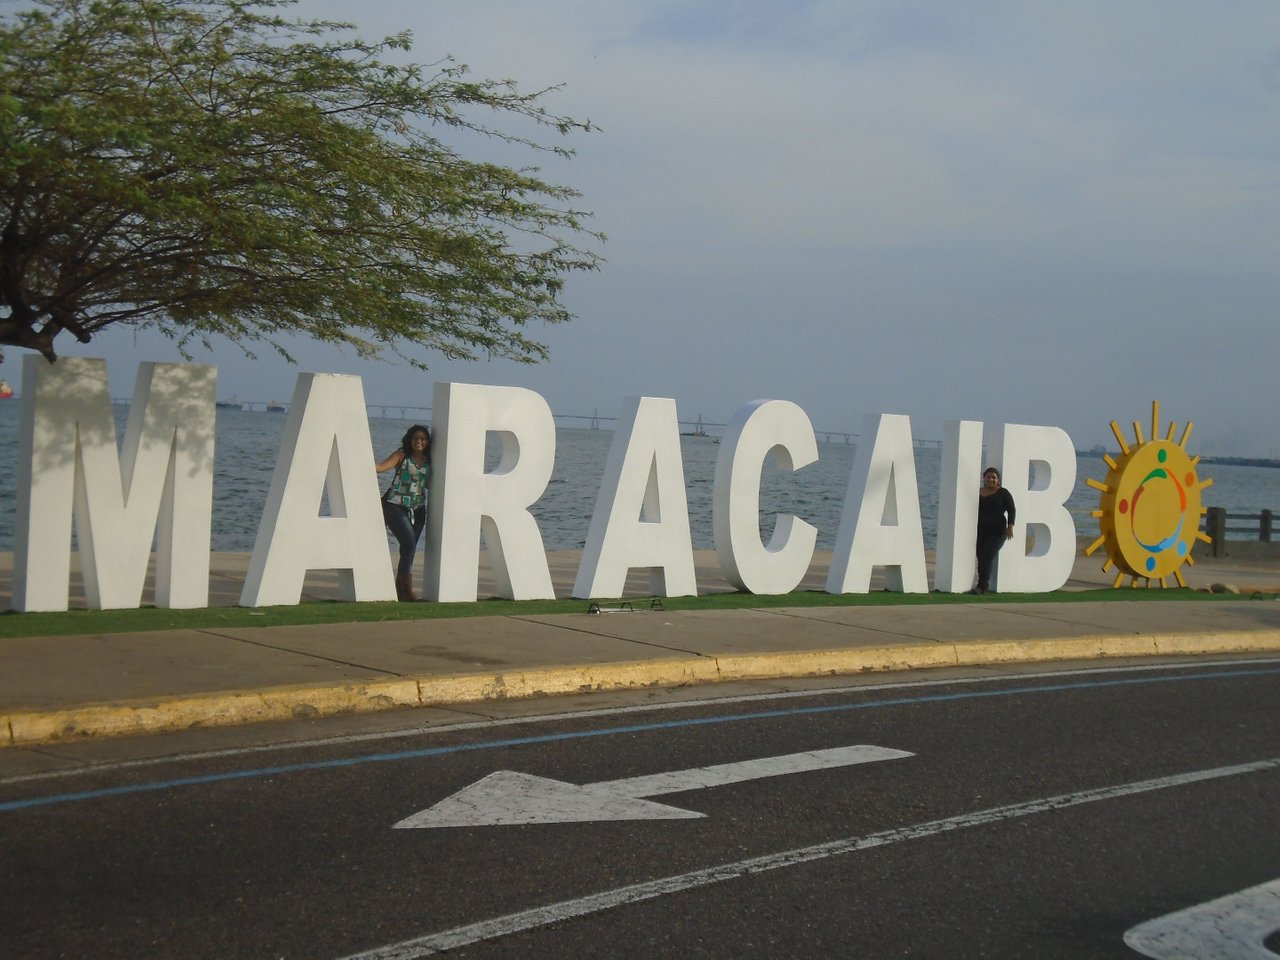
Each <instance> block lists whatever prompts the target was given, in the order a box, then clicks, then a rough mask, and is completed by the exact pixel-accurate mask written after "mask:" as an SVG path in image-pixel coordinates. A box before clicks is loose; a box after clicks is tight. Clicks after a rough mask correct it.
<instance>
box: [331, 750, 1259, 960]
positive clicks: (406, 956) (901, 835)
mask: <svg viewBox="0 0 1280 960" xmlns="http://www.w3.org/2000/svg"><path fill="white" fill-rule="evenodd" d="M1275 769H1280V757H1273V758H1271V759H1269V760H1259V761H1256V762H1254V763H1242V764H1236V765H1234V766H1229V767H1216V768H1214V769H1212V770H1197V771H1193V772H1191V773H1182V774H1177V775H1175V776H1171V777H1157V778H1156V779H1154V780H1140V781H1137V782H1135V783H1124V784H1118V785H1116V786H1110V787H1100V788H1098V789H1096V790H1082V791H1080V792H1078V793H1067V794H1061V795H1059V796H1056V797H1046V798H1044V799H1041V800H1031V801H1027V802H1025V803H1015V804H1011V805H1009V806H1005V807H993V808H992V809H990V810H979V811H977V812H975V813H966V814H962V815H960V816H958V817H948V818H946V819H945V820H931V821H929V822H928V823H919V824H915V825H913V826H909V827H898V828H895V829H893V830H884V831H882V832H880V833H872V834H868V835H867V836H865V837H848V838H846V839H843V840H833V841H830V842H828V843H820V844H816V845H814V846H811V847H800V848H798V849H795V850H787V851H784V852H782V853H773V854H768V855H766V856H762V857H751V858H750V859H747V860H739V861H737V862H735V863H726V864H723V865H721V866H718V867H710V868H708V869H705V870H694V871H692V872H690V873H682V874H677V875H676V876H671V877H664V878H662V879H660V880H651V881H648V882H646V883H636V884H631V885H630V886H626V887H618V888H616V889H614V890H605V891H603V892H601V893H596V894H592V895H590V896H587V897H580V898H578V899H575V900H563V901H561V902H560V903H553V904H549V905H547V906H545V907H535V908H533V909H531V910H522V911H520V912H518V913H511V914H507V915H506V916H504V917H495V918H493V919H492V920H482V921H480V922H479V923H473V924H468V925H466V926H463V927H455V928H454V929H452V930H445V931H442V932H441V933H433V934H428V935H426V936H423V937H415V938H414V939H412V940H404V941H402V942H400V943H395V944H390V945H388V946H385V947H379V948H377V949H374V950H370V951H367V952H365V953H355V954H351V955H350V956H348V957H346V958H344V960H416V958H418V957H429V956H432V955H434V954H437V953H442V952H444V951H445V950H451V949H455V948H457V947H462V946H467V945H469V944H473V943H480V942H482V941H484V940H493V939H496V938H498V937H504V936H508V935H510V934H513V933H519V932H521V931H524V930H533V929H536V928H538V927H544V926H548V925H549V924H553V923H558V922H560V921H561V920H568V919H571V918H573V917H582V916H587V915H588V914H593V913H600V912H602V911H605V910H610V909H612V908H614V907H620V906H623V905H624V904H628V903H639V902H641V901H644V900H652V899H655V898H657V897H663V896H667V895H669V894H674V893H682V892H684V891H686V890H693V889H696V888H698V887H707V886H710V885H712V884H715V883H722V882H724V881H726V880H735V879H737V878H739V877H745V876H750V875H751V874H756V873H764V872H766V871H769V870H778V869H781V868H783V867H794V866H798V865H800V864H802V863H809V862H811V861H814V860H825V859H826V858H828V857H837V856H842V855H844V854H847V853H856V852H858V851H859V850H870V849H872V848H874V847H883V846H887V845H889V844H893V843H900V842H902V841H904V840H919V839H921V838H923V837H932V836H935V835H936V834H940V833H948V832H950V831H952V830H962V829H964V828H966V827H978V826H982V825H984V824H988V823H997V822H1000V821H1003V820H1013V819H1016V818H1018V817H1027V816H1031V815H1033V814H1037V813H1047V812H1049V811H1051V810H1063V809H1066V808H1068V807H1077V806H1080V805H1082V804H1086V803H1096V802H1097V801H1099V800H1113V799H1116V798H1117V797H1127V796H1132V795H1134V794H1139V793H1148V792H1150V791H1153V790H1165V789H1168V788H1170V787H1181V786H1185V785H1187V784H1191V783H1201V782H1204V781H1207V780H1219V779H1222V778H1223V777H1237V776H1242V775H1244V774H1249V773H1259V772H1261V771H1264V770H1275Z"/></svg>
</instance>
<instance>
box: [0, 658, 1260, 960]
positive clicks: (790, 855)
mask: <svg viewBox="0 0 1280 960" xmlns="http://www.w3.org/2000/svg"><path fill="white" fill-rule="evenodd" d="M800 686H804V687H812V686H815V685H814V684H803V685H800V684H798V685H797V687H800ZM828 687H829V688H828V689H803V690H800V689H798V690H795V691H793V692H790V693H782V692H781V691H779V690H778V686H777V685H776V684H775V685H772V689H773V690H774V691H775V692H773V693H764V694H761V693H757V694H756V695H755V696H754V697H753V698H748V699H727V698H721V699H715V700H704V701H699V702H689V703H684V704H682V703H679V702H678V700H679V697H680V696H681V695H680V694H663V695H661V696H657V697H655V696H653V695H651V694H646V695H640V696H638V697H636V698H633V699H635V700H636V701H638V703H637V704H636V705H634V706H632V707H630V708H626V709H621V710H616V711H614V710H608V711H599V710H590V711H584V712H576V713H575V712H573V711H572V710H570V711H569V712H567V713H562V714H561V715H559V716H558V717H551V718H547V719H540V718H539V717H537V716H533V715H531V716H528V717H523V718H522V717H520V716H519V714H520V713H522V712H526V713H532V712H533V710H534V707H532V706H531V705H529V704H524V705H523V706H522V707H520V708H517V709H515V710H514V711H513V716H511V717H508V718H506V719H504V720H500V721H496V722H493V721H487V720H480V719H475V720H471V721H464V720H462V719H461V718H459V717H452V718H447V719H449V720H450V721H451V722H448V723H443V722H442V718H441V717H439V716H435V717H432V718H430V723H428V725H427V726H426V727H425V728H423V729H418V730H412V731H400V732H398V733H396V734H395V735H389V734H387V733H385V732H383V733H377V732H376V731H374V730H373V729H372V728H371V727H370V723H371V721H368V720H363V721H359V722H357V721H349V722H346V723H336V722H328V723H325V724H316V725H312V726H310V727H308V728H307V729H306V731H305V735H306V736H308V737H310V738H313V739H314V738H318V737H325V736H331V737H332V739H331V740H330V741H328V742H311V743H293V744H288V743H285V742H284V741H285V740H287V739H289V738H295V737H297V736H298V735H299V729H298V728H297V727H290V728H288V729H287V730H286V729H284V728H280V729H279V730H278V731H277V733H276V735H275V736H274V737H273V735H272V732H271V730H270V729H267V728H260V729H259V730H258V731H257V733H256V738H257V739H258V740H259V741H261V742H259V743H258V744H257V745H256V746H255V747H254V748H253V749H252V750H251V751H250V752H245V751H244V750H242V749H240V748H236V747H229V740H228V739H227V738H228V736H230V735H228V734H227V733H225V732H217V731H209V732H207V733H203V734H188V735H186V736H184V737H183V738H178V739H169V740H157V739H149V740H147V741H133V742H132V743H128V744H124V745H123V746H122V744H121V743H120V742H117V743H110V742H106V743H91V744H82V745H78V746H75V747H69V748H64V749H61V750H50V751H45V752H44V754H43V755H42V757H41V758H40V760H41V762H39V763H36V762H35V761H34V760H33V758H32V757H30V756H28V757H26V758H25V759H24V758H23V757H21V756H19V755H17V754H14V753H12V752H8V751H6V752H4V753H5V754H6V755H3V756H0V850H2V851H3V857H2V859H0V931H2V932H3V933H2V936H3V949H2V950H0V953H2V954H3V955H4V956H6V957H23V958H38V957H64V956H74V957H237V958H239V957H317V958H336V957H345V956H350V955H361V956H395V957H412V956H426V955H430V952H431V951H432V950H438V949H443V948H449V951H450V952H449V955H450V956H460V957H485V958H489V957H521V958H524V957H529V956H554V957H651V956H654V955H670V956H681V957H724V958H728V957H735V958H737V957H782V956H795V957H801V956H803V957H809V956H813V957H818V956H822V957H831V956H840V957H844V956H858V957H900V956H920V957H937V956H949V957H998V958H1005V957H1028V956H1035V957H1048V958H1055V957H1072V958H1078V957H1089V958H1094V957H1097V958H1107V957H1116V958H1123V957H1130V958H1132V957H1136V956H1139V954H1138V953H1136V952H1135V951H1134V950H1133V949H1131V948H1130V947H1129V946H1126V944H1125V940H1124V938H1125V934H1126V932H1127V931H1130V930H1132V929H1133V928H1135V927H1137V926H1138V925H1140V924H1143V923H1145V922H1147V921H1151V920H1153V919H1155V918H1158V917H1162V916H1164V915H1166V914H1170V913H1173V912H1175V911H1183V910H1186V909H1188V908H1191V907H1194V906H1196V905H1197V904H1202V903H1205V902H1207V901H1212V900H1215V899H1217V898H1221V897H1225V896H1228V895H1232V894H1237V893H1239V892H1241V891H1245V890H1248V889H1250V888H1254V887H1257V886H1258V885H1260V884H1268V883H1272V882H1273V881H1277V880H1280V711H1277V709H1276V704H1277V703H1280V661H1278V660H1276V659H1261V658H1254V659H1239V660H1235V661H1232V662H1229V663H1228V662H1223V661H1214V662H1212V663H1210V662H1208V661H1202V662H1199V663H1194V662H1187V663H1182V664H1177V665H1163V666H1154V665H1152V664H1149V663H1148V664H1143V665H1140V666H1139V665H1135V666H1131V667H1119V668H1117V667H1108V668H1107V669H1105V670H1099V669H1096V668H1093V669H1084V670H1081V669H1078V668H1077V669H1065V668H1062V669H1057V670H1055V669H1053V668H1047V667H1044V666H1041V667H1039V668H1035V669H1034V670H1032V669H1024V670H1022V671H1019V672H1016V673H1009V674H1005V675H1002V674H1000V673H999V672H998V671H992V670H987V671H970V672H969V673H968V675H966V676H961V675H960V674H959V673H958V672H957V673H952V674H949V675H945V676H940V675H935V674H916V675H911V676H902V677H900V678H896V679H895V678H892V677H889V678H886V677H885V676H883V675H881V676H878V677H876V678H875V679H874V681H864V682H862V683H850V681H842V682H840V683H839V685H837V682H836V681H831V682H830V683H829V684H828ZM759 689H765V688H759ZM724 692H725V691H723V690H716V691H714V693H716V694H721V693H724ZM688 695H689V694H687V693H686V694H684V695H683V696H688ZM655 700H665V701H677V702H675V703H672V702H664V703H657V702H653V701H655ZM599 702H600V701H598V700H593V699H591V698H579V700H578V702H576V703H574V704H570V705H568V706H569V707H572V708H573V709H578V710H580V709H581V708H582V707H583V706H586V707H591V706H593V705H595V704H597V703H599ZM565 706H566V705H565V704H563V703H560V702H553V701H545V702H543V703H542V705H541V708H542V709H543V710H544V711H548V710H550V709H555V710H557V711H560V710H561V709H562V708H564V707H565ZM417 722H418V718H416V717H414V716H413V715H406V714H400V715H398V717H393V718H381V719H380V720H379V721H377V722H376V724H377V725H381V726H382V727H383V728H386V727H393V726H396V725H399V726H402V727H403V726H405V725H408V724H412V723H417ZM362 725H363V726H362ZM357 727H360V729H361V730H362V731H363V732H362V733H361V734H360V735H358V736H356V737H351V736H348V734H350V733H351V732H352V731H354V730H355V729H356V728H357ZM240 737H241V739H244V737H245V735H243V734H241V735H240ZM272 739H276V740H279V741H281V742H280V743H276V744H273V743H271V742H269V741H270V740H272ZM858 745H869V746H874V747H880V748H887V750H888V751H890V754H888V755H885V756H884V758H881V759H874V754H873V755H872V756H873V758H871V759H868V758H866V757H863V759H865V760H866V762H860V763H847V762H845V761H846V760H847V759H848V757H847V756H846V754H844V753H832V752H831V751H837V750H839V749H840V748H846V747H851V746H858ZM148 747H150V748H151V749H150V750H148ZM215 747H216V748H218V750H217V752H213V753H209V752H203V751H208V750H211V749H213V748H215ZM174 751H177V752H178V753H179V754H180V755H173V756H162V755H161V754H164V753H166V752H169V753H172V752H174ZM818 752H822V753H818ZM129 753H132V754H133V755H134V756H133V759H130V760H128V761H125V762H121V758H122V757H123V756H124V755H125V754H129ZM147 753H151V754H156V755H154V756H145V755H146V754H147ZM815 753H818V755H819V756H820V757H822V758H824V761H823V762H829V763H832V764H837V765H832V766H827V767H825V768H821V769H803V767H804V766H805V764H806V763H809V761H808V760H804V759H801V760H791V761H789V763H790V766H791V767H793V768H800V769H793V770H792V771H791V772H779V771H778V770H777V769H776V768H773V767H768V766H764V767H762V766H760V765H750V766H729V765H738V764H742V763H743V762H744V761H759V760H763V759H766V758H777V757H792V756H793V755H796V754H807V755H810V756H812V755H814V754H815ZM24 764H25V766H24ZM86 764H88V765H96V766H86ZM707 767H716V768H717V769H716V770H713V771H712V772H710V773H706V772H703V773H687V772H686V771H697V770H703V769H704V768H707ZM62 768H65V769H62ZM24 770H25V771H26V772H23V771H24ZM59 771H60V772H59ZM495 771H512V772H514V773H516V774H522V775H528V776H530V777H536V778H543V780H553V781H559V782H561V783H563V784H571V785H595V786H593V787H592V788H591V790H589V791H587V794H586V796H585V797H584V796H582V795H581V794H574V795H572V796H571V797H570V798H569V799H567V800H566V799H563V798H561V797H560V796H559V795H558V794H557V792H556V791H557V789H559V788H556V787H555V785H554V784H551V785H548V784H546V783H544V782H543V780H529V779H521V778H512V779H515V780H516V781H517V783H516V785H517V787H518V791H517V792H518V793H521V794H522V795H521V796H518V797H517V798H516V799H512V798H511V797H509V796H507V795H506V794H505V793H502V792H501V790H500V789H499V788H500V787H501V784H500V783H498V781H497V778H490V780H488V781H486V784H488V785H489V786H490V787H492V788H493V789H492V791H491V792H492V793H493V794H494V796H491V797H481V798H480V799H478V800H477V799H476V798H475V795H474V794H466V793H464V794H463V795H462V797H461V798H456V799H455V801H454V802H452V803H451V804H446V805H445V809H447V810H448V811H449V813H450V816H454V817H457V816H463V817H466V816H475V817H486V816H497V817H499V818H507V819H520V818H529V817H543V818H555V817H562V816H566V815H568V816H571V817H572V816H577V817H591V816H594V815H598V811H599V810H601V809H602V808H603V809H605V810H607V811H609V815H612V816H619V817H632V816H646V817H648V816H656V815H658V814H659V813H661V814H662V815H663V816H664V817H671V818H670V819H665V818H664V819H615V820H607V821H595V820H590V819H586V820H582V821H581V822H567V823H547V822H539V823H522V824H517V825H510V824H502V825H461V826H458V825H446V826H428V827H420V828H399V829H397V828H395V826H394V825H395V824H397V823H400V822H402V821H404V820H405V819H406V818H409V817H412V816H413V815H415V814H418V813H419V812H420V811H423V810H426V809H428V808H431V807H433V805H435V804H437V803H440V802H441V801H446V800H448V798H450V797H452V796H453V795H454V794H456V793H457V792H458V791H461V790H464V788H467V787H469V786H471V785H473V784H475V783H477V782H478V781H482V780H484V778H486V777H490V775H491V774H494V773H495ZM658 774H678V776H676V777H674V778H667V779H662V780H658V779H655V777H656V775H658ZM765 774H772V775H765ZM680 777H685V778H686V779H680ZM636 778H644V779H640V780H637V779H636ZM617 781H628V783H623V784H619V783H617ZM715 781H723V782H715ZM708 782H712V784H711V785H708ZM695 784H696V785H695ZM672 791H675V792H672ZM651 807H656V808H657V809H656V810H655V809H651ZM673 809H674V812H673ZM494 810H496V811H497V812H496V813H494ZM566 810H568V811H571V812H570V813H569V814H566V812H565V811H566ZM1264 901H1265V902H1266V903H1269V902H1271V901H1274V902H1277V903H1280V890H1277V891H1276V896H1274V897H1271V898H1270V900H1269V901H1268V900H1266V899H1265V898H1264ZM1248 909H1250V910H1254V911H1255V913H1256V912H1257V910H1256V908H1255V907H1252V906H1251V907H1249V908H1248ZM1272 909H1274V908H1271V907H1266V908H1265V910H1264V913H1263V915H1262V916H1261V917H1260V918H1256V919H1257V923H1261V924H1263V925H1264V926H1266V930H1264V931H1263V933H1262V934H1260V935H1259V937H1258V938H1257V939H1265V941H1266V943H1267V945H1268V946H1269V947H1272V948H1274V947H1275V946H1276V945H1277V942H1278V940H1277V936H1275V935H1274V933H1273V932H1274V931H1280V914H1276V915H1275V917H1274V926H1270V924H1271V923H1272V914H1271V913H1269V912H1267V911H1269V910H1272ZM1236 912H1237V913H1239V912H1240V911H1236ZM1245 912H1248V911H1247V910H1246V911H1245ZM1200 926H1206V925H1205V924H1201V925H1200ZM1208 926H1212V924H1209V925H1208ZM1179 929H1180V933H1179V935H1180V936H1191V937H1193V938H1194V937H1196V936H1199V935H1200V934H1199V933H1198V932H1197V931H1198V929H1199V928H1198V927H1197V925H1196V922H1194V921H1189V922H1188V923H1187V924H1184V925H1183V927H1181V928H1179ZM1188 931H1190V932H1188ZM397 945H398V946H397ZM383 948H389V949H383ZM1206 949H1211V952H1209V953H1207V954H1205V955H1207V956H1215V957H1221V958H1224V960H1231V958H1232V957H1235V956H1238V957H1240V958H1243V957H1245V956H1256V954H1248V953H1239V954H1232V953H1230V952H1222V951H1223V950H1224V949H1226V948H1222V947H1220V946H1215V947H1212V948H1206ZM1263 955H1266V954H1265V952H1264V954H1263Z"/></svg>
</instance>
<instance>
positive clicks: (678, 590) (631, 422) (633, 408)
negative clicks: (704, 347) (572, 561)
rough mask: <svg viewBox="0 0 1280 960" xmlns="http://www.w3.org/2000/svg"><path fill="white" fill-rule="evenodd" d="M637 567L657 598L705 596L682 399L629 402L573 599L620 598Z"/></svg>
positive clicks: (602, 482) (612, 450) (615, 437)
mask: <svg viewBox="0 0 1280 960" xmlns="http://www.w3.org/2000/svg"><path fill="white" fill-rule="evenodd" d="M632 567H636V568H643V569H647V570H649V571H650V574H649V575H650V585H651V588H652V590H653V592H654V593H655V594H658V595H661V596H666V597H688V596H696V595H697V592H698V583H697V578H696V577H695V575H694V571H693V538H692V536H691V535H690V533H689V501H688V498H687V496H686V495H685V489H684V458H683V456H682V454H681V453H680V426H679V423H678V421H677V420H676V402H675V401H674V400H668V399H661V398H657V397H629V398H628V399H627V400H626V402H625V404H624V406H623V409H622V416H620V417H619V418H618V426H617V430H616V432H615V433H614V435H613V444H612V446H610V448H609V457H608V460H607V461H606V462H605V466H604V476H603V477H602V478H601V480H600V494H599V496H598V497H597V498H596V508H595V512H594V513H593V514H592V515H591V526H590V528H589V529H588V530H587V542H586V546H585V547H584V548H583V551H582V561H581V563H580V565H579V567H578V576H577V578H576V579H575V580H574V583H573V595H574V596H575V597H584V598H585V597H620V596H622V591H623V589H624V587H625V586H626V581H627V573H628V571H629V570H630V569H631V568H632Z"/></svg>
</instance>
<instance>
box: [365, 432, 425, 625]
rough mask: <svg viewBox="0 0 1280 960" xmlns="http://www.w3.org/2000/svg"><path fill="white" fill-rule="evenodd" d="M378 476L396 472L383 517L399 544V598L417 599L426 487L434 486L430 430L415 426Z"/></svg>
mask: <svg viewBox="0 0 1280 960" xmlns="http://www.w3.org/2000/svg"><path fill="white" fill-rule="evenodd" d="M376 469H377V471H378V472H379V473H385V472H386V471H388V470H394V471H395V473H394V474H393V475H392V477H391V486H390V487H388V488H387V492H386V493H384V494H383V495H382V516H383V519H384V520H385V521H386V524H387V529H388V530H390V531H391V533H392V534H393V535H394V536H395V538H396V540H397V541H398V542H399V544H400V565H399V566H398V567H397V568H396V596H397V597H399V598H400V599H401V600H416V599H418V598H417V597H415V596H414V594H413V576H412V571H413V555H414V553H415V552H416V551H417V549H418V538H419V537H421V536H422V528H423V527H425V526H426V525H427V488H428V487H429V486H430V485H431V431H430V430H428V429H427V428H426V427H424V426H422V425H421V424H418V423H415V424H414V425H413V426H412V427H410V428H409V430H408V432H406V433H405V435H404V437H403V438H402V439H401V441H400V449H399V450H397V451H395V452H394V453H392V454H391V456H389V457H387V459H385V460H383V461H381V462H380V463H378V465H377V467H376Z"/></svg>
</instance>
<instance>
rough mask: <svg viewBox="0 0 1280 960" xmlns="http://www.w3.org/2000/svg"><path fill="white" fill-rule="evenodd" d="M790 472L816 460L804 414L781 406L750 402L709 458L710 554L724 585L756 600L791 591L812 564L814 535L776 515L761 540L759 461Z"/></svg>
mask: <svg viewBox="0 0 1280 960" xmlns="http://www.w3.org/2000/svg"><path fill="white" fill-rule="evenodd" d="M769 456H772V457H773V461H774V463H775V464H776V465H777V466H778V467H779V468H780V469H783V470H790V471H795V470H799V469H800V468H801V467H806V466H808V465H809V464H811V463H813V462H814V461H815V460H817V459H818V441H817V439H816V438H815V437H814V435H813V424H812V423H810V422H809V416H808V414H806V413H805V412H804V411H803V410H802V409H800V407H798V406H797V405H796V404H794V403H789V402H787V401H785V400H755V401H752V402H751V403H749V404H747V405H746V406H744V407H742V408H741V409H740V410H738V412H737V413H735V414H734V415H733V418H732V419H731V420H730V421H729V427H728V429H727V430H726V431H725V435H724V438H723V439H722V440H721V442H720V453H719V455H718V456H717V457H716V478H715V489H714V493H713V495H712V503H711V517H712V527H713V529H714V531H715V540H716V556H717V557H718V558H719V560H720V569H721V570H722V571H723V572H724V575H725V577H726V579H728V581H729V582H730V583H731V584H733V585H734V586H735V587H737V588H738V589H739V590H746V591H748V592H749V593H758V594H781V593H790V592H791V591H792V590H794V589H795V588H796V587H797V586H798V585H799V583H800V581H801V580H803V579H804V575H805V573H807V572H808V570H809V563H810V562H811V561H812V560H813V547H814V544H815V543H817V541H818V530H817V528H816V527H814V526H813V525H811V524H808V523H805V522H804V521H803V520H801V519H800V518H799V517H797V516H795V515H794V514H785V515H784V514H779V515H778V517H777V519H776V521H775V525H774V528H773V536H772V537H771V538H770V539H769V545H768V546H765V544H764V542H763V540H762V538H761V535H760V477H761V472H762V468H763V466H764V462H765V459H766V458H767V457H769Z"/></svg>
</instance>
